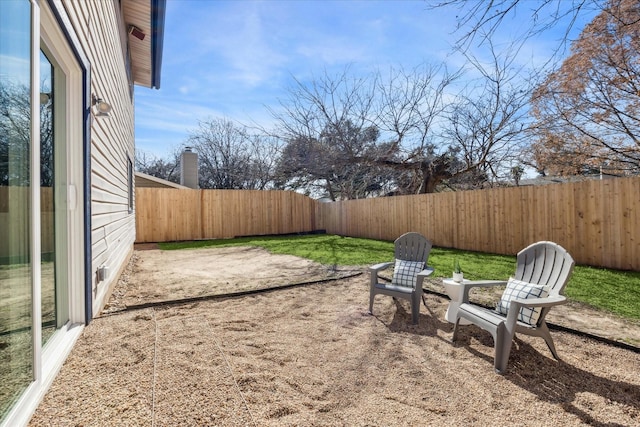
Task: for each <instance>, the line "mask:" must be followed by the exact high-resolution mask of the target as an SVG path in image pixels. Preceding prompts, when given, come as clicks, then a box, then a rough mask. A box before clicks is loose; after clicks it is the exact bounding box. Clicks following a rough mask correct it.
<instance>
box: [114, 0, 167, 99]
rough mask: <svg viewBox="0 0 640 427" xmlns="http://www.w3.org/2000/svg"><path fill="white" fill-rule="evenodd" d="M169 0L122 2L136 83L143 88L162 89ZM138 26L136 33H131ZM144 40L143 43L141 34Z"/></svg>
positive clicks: (130, 0) (132, 0)
mask: <svg viewBox="0 0 640 427" xmlns="http://www.w3.org/2000/svg"><path fill="white" fill-rule="evenodd" d="M165 10H166V0H122V12H123V14H124V21H125V23H126V24H127V27H128V31H129V33H130V35H129V47H130V54H131V72H132V73H133V81H134V82H135V83H136V84H138V85H141V86H145V87H148V88H155V89H160V69H161V68H162V44H163V40H164V16H165ZM132 26H133V27H135V29H136V31H135V32H134V33H132V32H131V30H132V28H133V27H132ZM138 31H140V32H141V33H142V34H144V38H143V39H142V40H140V35H141V33H140V32H138Z"/></svg>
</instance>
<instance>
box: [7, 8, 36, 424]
mask: <svg viewBox="0 0 640 427" xmlns="http://www.w3.org/2000/svg"><path fill="white" fill-rule="evenodd" d="M31 92H32V91H31V5H30V4H29V2H28V1H25V0H3V1H0V242H2V244H1V245H0V420H1V419H2V417H3V416H4V415H5V414H6V413H7V411H8V410H9V409H10V407H11V405H12V404H13V403H14V402H15V401H16V400H17V399H18V397H20V395H21V393H22V392H23V391H24V390H25V389H26V388H27V386H28V385H29V384H30V383H31V382H32V381H33V378H34V372H33V369H34V367H33V360H34V356H33V354H34V353H33V351H34V349H33V336H34V335H33V334H34V331H33V301H34V295H33V282H32V269H33V265H32V260H31V249H32V244H33V243H32V239H31V229H32V227H31V226H32V224H31V220H30V219H31V203H30V200H31V185H32V182H31V172H32V167H33V165H32V164H31V160H30V159H31V139H32V138H31V126H32V120H31V105H32V102H31V99H32V96H31Z"/></svg>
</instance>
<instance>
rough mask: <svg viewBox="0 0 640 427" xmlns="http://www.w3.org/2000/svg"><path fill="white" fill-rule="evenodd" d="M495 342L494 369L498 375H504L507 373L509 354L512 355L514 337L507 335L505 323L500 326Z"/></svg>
mask: <svg viewBox="0 0 640 427" xmlns="http://www.w3.org/2000/svg"><path fill="white" fill-rule="evenodd" d="M493 340H494V341H495V342H494V346H495V356H494V360H493V367H494V368H495V370H496V372H497V373H498V374H501V375H502V374H504V373H505V372H507V362H508V361H509V353H511V344H512V342H513V339H512V337H511V336H510V334H508V333H507V328H506V327H505V324H504V323H501V324H499V325H498V329H497V330H496V334H495V336H494V337H493Z"/></svg>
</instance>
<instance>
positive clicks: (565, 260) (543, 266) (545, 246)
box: [515, 241, 575, 296]
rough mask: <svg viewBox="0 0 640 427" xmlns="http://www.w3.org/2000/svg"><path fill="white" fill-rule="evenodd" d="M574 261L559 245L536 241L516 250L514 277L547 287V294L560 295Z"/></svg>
mask: <svg viewBox="0 0 640 427" xmlns="http://www.w3.org/2000/svg"><path fill="white" fill-rule="evenodd" d="M574 264H575V261H574V260H573V258H572V257H571V255H569V253H568V252H567V251H566V250H565V249H564V248H563V247H562V246H560V245H558V244H556V243H553V242H546V241H543V242H537V243H534V244H532V245H529V246H527V247H526V248H524V249H523V250H521V251H520V252H518V257H517V265H516V274H515V278H516V279H518V280H522V281H525V282H529V283H537V284H539V285H545V286H548V287H549V295H550V296H552V295H559V294H560V295H561V294H562V293H563V290H564V288H565V286H566V284H567V282H568V281H569V277H570V276H571V272H572V271H573V266H574Z"/></svg>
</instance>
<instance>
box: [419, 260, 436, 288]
mask: <svg viewBox="0 0 640 427" xmlns="http://www.w3.org/2000/svg"><path fill="white" fill-rule="evenodd" d="M434 271H435V269H434V268H433V267H429V266H426V267H425V269H424V270H422V271H421V272H420V273H418V276H417V279H416V292H418V295H422V284H423V282H424V279H425V278H427V277H429V276H431V274H433V272H434Z"/></svg>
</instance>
